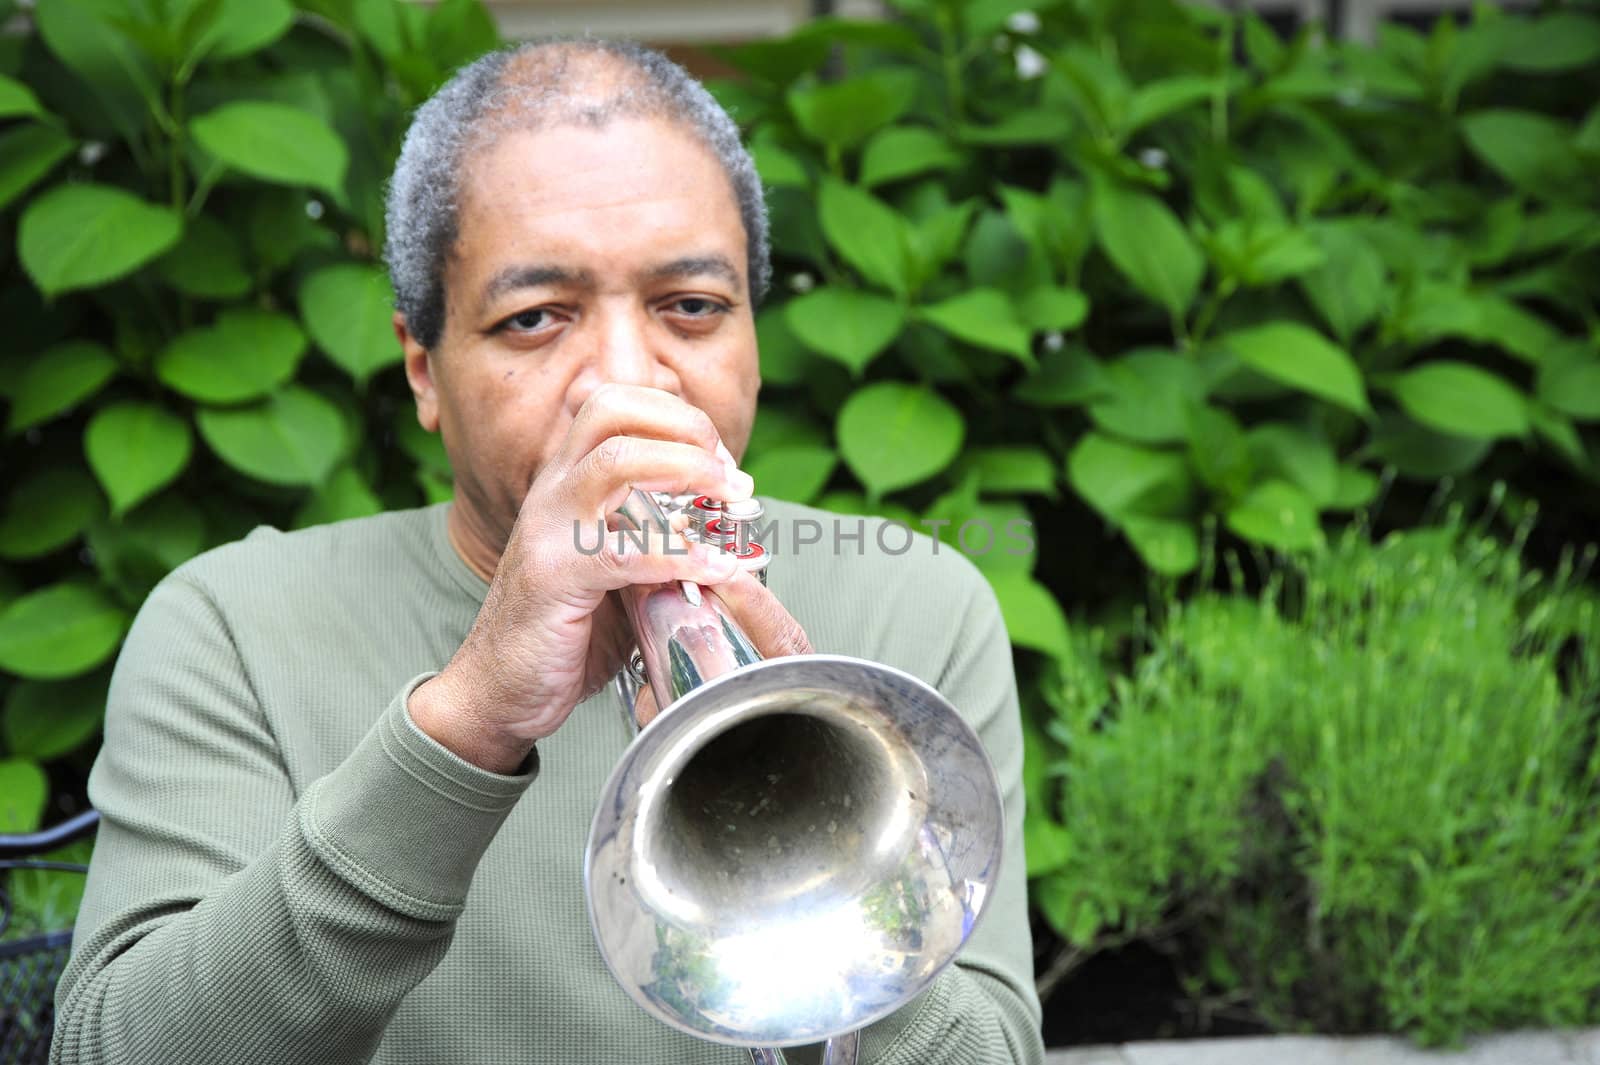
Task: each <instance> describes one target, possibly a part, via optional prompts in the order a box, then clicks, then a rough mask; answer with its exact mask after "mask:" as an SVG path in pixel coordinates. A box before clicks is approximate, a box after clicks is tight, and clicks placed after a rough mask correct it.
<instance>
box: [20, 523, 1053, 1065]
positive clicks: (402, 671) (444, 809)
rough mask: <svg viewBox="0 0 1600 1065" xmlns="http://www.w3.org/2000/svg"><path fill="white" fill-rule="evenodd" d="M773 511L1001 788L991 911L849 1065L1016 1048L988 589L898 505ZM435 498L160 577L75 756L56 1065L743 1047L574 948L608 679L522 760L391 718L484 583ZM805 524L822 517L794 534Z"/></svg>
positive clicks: (1025, 993) (805, 581)
mask: <svg viewBox="0 0 1600 1065" xmlns="http://www.w3.org/2000/svg"><path fill="white" fill-rule="evenodd" d="M768 514H769V516H771V517H774V518H776V519H777V521H778V526H777V528H778V535H779V541H780V542H779V543H778V544H777V545H776V547H777V557H776V558H775V559H774V561H773V563H772V569H771V585H772V587H773V589H774V591H775V592H776V593H777V594H778V596H779V597H780V598H781V599H782V600H783V602H784V603H785V605H786V606H787V607H788V609H789V610H790V611H791V612H792V613H793V614H794V616H795V617H796V618H797V619H798V620H799V621H800V622H801V624H802V625H804V627H805V629H806V631H807V633H808V635H809V636H810V638H811V640H812V643H813V645H814V646H815V647H816V649H817V650H818V651H825V652H836V653H842V654H851V655H857V656H861V657H864V658H870V659H875V660H877V661H881V662H885V663H887V664H890V665H893V666H897V667H899V668H901V669H903V670H906V671H907V672H909V673H912V674H913V675H916V676H918V677H921V678H922V679H924V680H926V681H928V682H929V683H931V684H933V685H934V686H935V687H936V688H938V689H939V690H940V691H941V692H943V693H944V694H945V695H946V696H947V697H948V698H949V699H950V700H951V701H952V702H954V703H955V705H956V706H958V707H959V708H961V710H962V713H963V714H964V715H965V716H966V717H967V718H968V720H969V721H970V722H971V723H972V724H973V725H974V727H975V728H976V729H977V730H978V732H979V734H980V735H981V737H982V738H983V740H984V742H985V744H986V745H987V748H988V750H989V752H990V755H991V757H992V759H993V760H994V762H995V765H996V768H997V770H998V772H999V775H1000V779H1001V781H1002V784H1003V789H1004V799H1005V808H1006V809H1005V813H1006V819H1007V826H1006V827H1007V838H1006V858H1005V861H1004V866H1003V870H1002V873H1001V878H1000V882H999V884H998V885H997V888H996V890H995V891H994V893H993V896H992V902H991V903H990V905H991V907H992V908H991V909H990V911H989V912H988V913H987V915H986V916H985V918H984V920H983V921H982V922H981V923H980V925H979V927H978V929H977V931H976V932H975V933H974V935H973V938H972V939H971V940H970V941H969V943H968V944H967V947H966V948H965V950H964V951H963V953H962V955H961V957H960V958H959V959H958V961H957V963H956V964H955V965H953V966H951V967H950V968H949V969H947V970H945V972H944V973H943V974H941V975H940V977H939V979H938V980H937V981H936V983H935V984H934V985H933V987H932V989H931V990H929V991H928V992H927V993H925V994H924V995H922V996H921V997H920V998H919V999H917V1000H916V1001H914V1002H912V1003H911V1004H910V1005H908V1006H906V1007H905V1008H904V1009H902V1010H900V1011H899V1012H898V1013H896V1014H894V1015H892V1016H890V1017H888V1018H886V1019H885V1020H883V1021H881V1022H879V1023H878V1024H876V1025H874V1026H872V1027H871V1028H870V1029H868V1031H867V1034H866V1037H865V1039H864V1041H863V1060H864V1061H866V1062H882V1063H890V1062H897V1063H906V1065H911V1063H916V1065H931V1063H940V1062H948V1063H973V1065H976V1063H983V1065H995V1063H1003V1062H1012V1061H1015V1062H1029V1063H1036V1062H1038V1061H1040V1060H1041V1058H1042V1055H1043V1050H1042V1047H1041V1043H1040V1037H1039V1005H1038V1001H1037V999H1036V997H1035V995H1034V992H1033V985H1032V969H1031V949H1030V943H1029V933H1028V925H1027V915H1026V887H1025V881H1024V863H1023V857H1022V844H1021V838H1022V833H1021V828H1022V787H1021V771H1022V765H1021V763H1022V745H1021V739H1020V734H1019V723H1018V720H1017V701H1016V692H1015V681H1014V678H1013V674H1012V669H1011V660H1010V648H1009V644H1008V642H1007V639H1006V633H1005V629H1004V626H1003V624H1002V622H1001V619H1000V615H999V612H998V610H997V607H996V604H995V601H994V597H993V595H992V594H991V593H990V591H989V588H988V585H987V584H986V583H985V581H984V580H983V578H982V577H981V575H979V574H978V573H977V571H976V570H975V569H974V568H973V566H972V565H971V564H970V563H969V562H968V561H967V560H965V559H963V558H961V557H960V556H959V555H958V554H956V553H955V551H954V550H953V549H951V548H949V547H939V548H938V549H937V553H935V548H934V545H933V542H932V541H930V540H927V539H926V538H921V537H919V538H918V539H917V540H916V542H915V543H914V544H913V545H912V547H911V549H910V550H908V551H906V552H905V553H903V554H894V553H893V552H895V551H898V550H899V549H900V548H901V546H902V545H903V544H904V543H905V540H906V533H905V532H904V531H903V530H897V529H888V530H884V532H885V535H884V536H883V537H882V538H881V539H880V538H879V537H878V536H877V532H878V530H879V526H878V525H877V524H876V523H873V522H868V523H867V524H866V525H865V527H864V533H865V535H864V536H863V537H862V538H861V539H859V540H857V539H853V538H852V537H851V536H850V534H851V533H853V532H854V531H855V529H856V526H855V521H856V519H835V517H834V516H833V515H827V514H823V513H821V512H817V511H812V510H809V509H807V508H801V507H797V506H794V505H792V504H783V503H769V505H768ZM445 517H446V509H445V507H443V506H440V507H433V508H429V509H426V510H418V511H409V512H399V513H391V514H384V515H379V516H377V517H373V518H368V519H362V520H359V521H354V522H346V523H342V524H338V525H332V526H324V527H320V528H316V529H310V530H306V531H303V532H298V533H293V534H288V535H284V534H280V533H276V532H271V531H258V532H257V533H255V534H253V535H252V536H250V537H249V538H248V539H246V540H245V541H243V542H241V543H238V544H233V545H230V546H228V547H224V548H221V549H219V550H216V551H213V552H210V553H208V554H206V555H204V556H202V557H200V558H198V559H196V560H194V561H192V562H190V563H188V564H186V565H185V566H183V567H182V568H181V569H179V570H178V571H177V572H175V573H174V574H172V575H171V576H170V577H168V578H167V579H166V580H165V581H164V582H163V583H162V584H161V585H160V586H159V587H158V588H157V589H156V590H155V591H154V592H153V593H152V594H151V596H150V598H149V600H148V601H147V602H146V604H145V606H144V608H143V609H142V610H141V611H140V614H139V617H138V619H137V620H136V622H135V623H134V626H133V629H132V631H131V632H130V634H129V637H128V641H127V645H126V647H125V648H124V650H123V653H122V657H121V658H120V659H119V661H118V664H117V669H116V673H115V677H114V680H113V683H112V689H111V696H110V702H109V705H108V707H107V714H106V731H105V744H104V748H103V749H102V752H101V754H100V757H99V760H98V762H97V763H96V765H95V768H94V771H93V774H92V776H91V778H90V783H89V793H90V798H91V799H92V800H93V802H94V804H95V805H96V806H97V807H98V808H99V809H100V810H101V812H102V814H103V815H104V822H103V824H102V827H101V829H100V835H99V841H98V843H97V845H96V848H95V853H94V859H93V865H92V868H91V870H90V873H89V878H88V886H87V891H86V894H85V897H84V903H83V909H82V912H81V914H80V916H79V919H78V926H77V931H76V934H75V936H74V941H73V957H72V961H71V963H70V965H69V967H68V969H67V971H66V973H65V975H64V976H63V978H62V980H61V984H60V987H59V989H58V993H57V1025H56V1035H55V1043H54V1046H53V1049H52V1057H51V1060H52V1062H58V1063H115V1065H225V1063H230V1062H239V1063H241V1065H278V1063H282V1065H309V1063H328V1065H342V1063H345V1062H364V1061H372V1062H378V1063H382V1065H450V1063H456V1062H460V1063H472V1065H500V1063H511V1062H518V1063H521V1062H529V1063H532V1062H550V1063H559V1065H581V1063H585V1062H596V1063H604V1065H621V1063H632V1062H652V1063H654V1062H723V1063H727V1065H738V1063H740V1062H747V1061H748V1058H747V1057H746V1056H745V1055H744V1053H743V1051H740V1050H736V1049H732V1048H728V1047H720V1046H715V1045H712V1044H709V1043H705V1042H702V1041H699V1040H695V1039H691V1038H689V1037H687V1036H683V1035H680V1034H678V1033H677V1032H675V1031H673V1030H672V1029H670V1028H668V1027H666V1026H665V1025H663V1024H661V1023H659V1022H658V1021H656V1020H654V1019H653V1018H651V1017H650V1016H648V1015H647V1014H646V1013H645V1012H644V1011H643V1010H642V1009H640V1008H639V1007H638V1006H636V1005H635V1004H634V1003H633V1002H632V1000H631V999H629V998H628V997H627V996H626V995H625V994H624V992H623V991H622V990H621V989H620V988H619V987H618V986H617V984H616V983H615V982H614V981H613V980H612V978H611V976H610V974H609V972H608V971H607V970H606V969H605V967H604V964H603V962H602V961H601V958H600V955H599V951H598V949H597V947H596V946H595V944H594V941H593V936H592V933H591V931H590V929H589V923H588V919H587V915H586V910H585V904H584V895H583V876H582V861H583V851H584V844H585V839H586V836H587V833H588V828H589V824H590V820H591V818H592V816H593V813H594V808H595V805H596V802H597V797H598V794H599V791H600V788H601V786H602V785H603V783H604V782H605V780H606V778H607V776H608V775H609V773H610V770H611V768H612V766H613V764H614V763H615V762H616V761H617V759H618V757H619V756H620V754H621V753H622V751H623V750H624V749H625V748H626V746H627V745H628V743H629V742H630V741H631V739H632V736H631V735H630V732H629V729H628V726H627V724H626V722H625V721H624V717H623V713H622V711H621V708H620V706H619V705H618V701H617V696H616V695H615V693H614V691H613V690H612V689H611V688H608V689H606V690H605V691H603V692H601V693H600V694H598V695H595V696H594V697H592V698H590V699H589V700H587V701H586V702H585V703H584V704H583V705H581V706H579V707H578V708H577V709H576V711H575V712H574V713H573V715H572V716H571V718H570V719H569V720H568V721H567V723H566V724H565V725H563V726H562V728H561V729H560V731H559V732H557V733H556V734H555V735H553V736H550V737H548V738H546V739H544V740H542V741H540V743H539V746H538V750H537V757H536V758H535V759H533V760H532V768H531V769H530V771H529V772H527V773H525V774H524V775H520V776H502V775H498V774H495V773H491V772H487V771H485V770H482V769H479V768H477V767H476V766H473V765H471V764H469V763H467V762H465V761H463V760H462V759H460V758H458V757H456V756H455V755H454V754H452V753H451V752H449V751H448V750H446V749H445V748H444V747H442V746H440V745H439V744H437V743H436V742H434V741H433V740H432V739H430V738H429V737H427V736H426V735H425V734H424V733H422V732H421V731H420V730H419V729H418V728H417V727H416V726H415V725H414V724H413V723H412V721H411V719H410V717H409V715H408V714H407V713H406V709H405V698H406V695H407V694H408V693H409V692H410V690H411V689H412V688H413V687H414V686H415V685H416V684H417V683H419V682H420V680H421V679H422V678H424V677H426V676H428V675H431V672H432V671H435V670H438V669H439V668H441V667H442V666H443V665H444V664H445V663H446V662H448V661H449V659H450V657H451V655H452V654H453V653H454V652H455V650H456V648H457V647H458V646H459V645H460V643H461V641H462V640H463V639H464V638H465V636H466V634H467V631H468V630H469V628H470V627H471V625H472V622H473V619H474V618H475V616H476V615H477V612H478V609H479V607H480V606H481V605H482V602H483V598H484V594H485V592H486V591H487V585H486V584H485V583H484V581H483V580H482V579H481V578H479V577H478V576H476V575H475V574H474V573H473V572H472V571H471V570H470V569H469V568H468V567H467V566H466V565H465V564H464V563H463V562H462V560H461V559H460V558H459V557H458V556H457V555H456V554H455V552H454V551H453V550H452V549H451V547H450V545H449V541H448V538H447V536H446V532H445ZM807 520H812V521H815V522H817V523H819V527H820V528H821V529H822V532H823V541H822V542H821V543H819V544H811V545H807V546H795V545H794V544H793V543H792V540H793V532H794V531H795V530H796V529H799V528H801V527H800V526H797V525H795V522H797V521H798V522H805V521H807ZM836 520H838V521H840V522H842V525H841V526H838V527H837V528H840V529H842V530H843V532H844V533H845V536H844V538H842V539H841V540H840V541H839V542H838V543H835V542H833V539H834V538H833V533H834V530H835V528H836V526H835V525H834V522H835V521H836ZM802 538H803V537H802ZM881 548H886V549H887V552H888V553H885V550H883V549H881ZM858 552H859V553H858ZM778 961H780V962H781V959H778Z"/></svg>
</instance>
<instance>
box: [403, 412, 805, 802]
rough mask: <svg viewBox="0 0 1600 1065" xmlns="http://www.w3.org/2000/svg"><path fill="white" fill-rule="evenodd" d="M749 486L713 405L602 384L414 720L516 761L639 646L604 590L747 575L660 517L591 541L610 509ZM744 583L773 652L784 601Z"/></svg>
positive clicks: (487, 763)
mask: <svg viewBox="0 0 1600 1065" xmlns="http://www.w3.org/2000/svg"><path fill="white" fill-rule="evenodd" d="M752 487H753V486H752V483H751V481H750V478H749V477H748V475H746V474H744V473H742V472H740V471H739V470H738V469H737V467H736V466H735V465H734V462H733V458H732V456H731V455H730V454H729V453H728V451H727V449H726V448H725V447H723V445H722V443H721V440H720V438H719V436H718V435H717V430H716V427H715V425H713V424H712V422H711V419H710V418H709V417H707V416H706V414H705V413H704V412H702V411H700V410H698V409H696V408H694V407H692V406H690V405H689V404H688V403H686V402H684V401H683V400H682V399H680V398H678V397H677V396H674V395H672V394H671V393H669V392H664V391H660V390H657V389H649V388H638V387H632V386H625V385H607V386H604V387H602V388H599V389H597V390H596V391H595V392H594V394H593V395H591V396H590V397H589V399H588V400H587V401H586V402H585V403H584V405H583V407H582V409H581V410H579V412H578V414H577V416H576V417H575V418H574V419H573V423H572V427H571V429H570V430H569V431H568V433H567V437H566V439H565V441H563V443H562V446H561V448H560V449H559V450H558V451H557V452H556V454H555V455H554V456H553V458H552V459H551V461H549V462H548V463H546V464H545V466H544V468H542V469H541V470H540V471H539V473H538V475H537V476H536V477H535V478H534V481H533V484H532V485H531V486H530V487H529V489H528V493H527V496H526V497H525V498H524V500H523V503H522V508H521V511H520V512H519V514H518V517H517V520H516V523H515V525H514V526H513V527H512V530H511V534H510V536H509V538H508V541H507V543H506V546H505V550H504V552H503V553H502V554H501V557H500V561H499V565H498V567H497V568H496V570H495V575H494V580H493V581H492V583H491V584H490V586H489V593H488V595H487V597H486V598H485V600H484V604H483V607H482V609H481V610H480V611H479V612H478V618H477V621H476V622H475V623H474V624H473V627H472V630H471V632H470V633H468V635H467V638H466V640H465V641H464V642H463V643H462V645H461V648H460V649H459V650H458V651H457V652H456V654H455V656H454V657H453V658H452V659H451V660H450V663H449V664H448V665H447V666H446V667H445V668H444V670H443V671H442V672H440V674H439V675H438V676H437V677H434V678H433V679H431V680H429V681H427V682H426V683H424V684H422V685H420V686H419V687H418V688H417V689H416V691H414V692H413V693H412V695H411V699H410V702H409V703H408V709H409V711H410V713H411V718H412V720H413V721H415V722H416V724H417V726H418V727H419V728H421V729H422V730H423V731H424V732H425V733H427V734H428V735H430V736H432V737H433V738H434V739H436V740H438V741H439V742H440V743H442V744H444V746H446V747H448V748H450V749H451V750H452V751H454V752H455V753H457V754H458V755H460V756H461V757H463V758H465V759H467V760H468V761H470V762H473V763H474V764H477V765H479V766H482V767H483V768H485V769H489V770H492V771H494V772H510V771H512V770H513V769H515V768H516V767H517V766H518V765H519V764H520V763H521V762H522V760H523V759H524V758H525V757H526V756H527V753H528V751H529V750H530V749H531V748H532V746H533V744H534V743H535V742H536V741H537V740H539V739H542V738H543V737H545V736H548V735H550V734H551V733H553V732H555V731H556V729H558V728H560V727H561V725H562V723H563V722H565V721H566V719H567V716H568V715H569V714H571V712H572V710H573V708H574V707H575V706H577V705H578V703H579V702H581V701H582V700H583V699H585V698H587V697H588V696H589V695H591V694H593V693H594V692H596V691H598V690H599V689H600V688H601V687H603V686H604V685H605V683H606V682H607V680H609V679H610V677H611V676H613V675H614V674H615V673H616V671H617V669H618V668H620V666H621V663H622V661H623V659H624V657H625V655H626V654H627V653H628V652H629V650H631V648H632V645H633V639H632V634H631V633H629V632H628V627H627V622H626V620H625V619H624V618H623V616H622V611H621V608H620V607H619V606H618V604H617V603H616V601H615V597H613V596H610V595H608V593H609V592H611V591H612V590H614V589H618V588H622V587H625V586H627V585H630V584H654V583H659V582H662V581H675V580H690V581H697V582H699V583H701V584H707V585H720V584H722V583H723V582H728V581H732V579H733V578H734V577H735V576H737V575H738V571H737V567H736V563H735V562H734V560H733V558H732V556H731V555H729V554H727V553H725V552H722V551H718V550H715V549H713V548H709V547H706V546H704V545H693V546H692V547H691V546H688V545H685V544H684V542H683V541H682V540H681V539H677V538H676V534H674V542H673V546H672V548H671V549H670V550H669V549H668V548H667V545H666V544H664V543H662V537H661V536H660V535H659V532H658V531H657V530H652V531H651V535H650V537H649V541H650V542H649V550H648V551H641V550H639V548H638V545H637V543H635V542H633V541H631V540H629V539H628V538H622V539H621V540H620V541H619V538H618V537H617V536H616V535H615V534H610V535H606V536H604V537H601V538H600V539H601V546H600V548H599V550H598V551H595V550H594V549H593V544H594V539H593V538H594V537H595V536H597V535H598V533H597V528H598V527H599V526H600V525H603V524H604V522H605V519H606V517H607V515H609V514H611V513H612V512H613V511H615V510H616V509H617V507H619V506H620V505H621V504H622V502H623V500H624V499H625V498H626V497H627V495H628V493H629V492H630V491H631V490H632V489H633V488H641V489H644V490H646V491H660V492H670V493H673V494H682V493H687V492H695V493H704V494H706V495H710V496H713V497H715V498H719V499H725V500H740V499H747V498H749V496H750V493H751V490H752ZM580 544H581V545H582V547H583V550H580V549H579V545H580ZM745 583H746V582H734V583H733V584H731V585H729V587H730V588H734V587H743V586H744V584H745ZM748 583H749V584H752V585H755V586H756V588H757V589H758V590H759V592H760V593H761V594H759V595H758V594H755V593H751V592H749V591H748V590H747V589H746V590H745V591H743V592H737V591H730V592H729V594H728V596H727V598H729V600H730V602H729V605H730V607H731V608H732V609H734V610H735V612H736V613H747V614H748V615H749V618H748V620H751V621H752V629H753V630H754V631H752V632H751V638H752V639H753V640H756V645H757V647H758V648H760V649H761V650H762V651H763V653H766V648H765V647H762V640H763V639H767V640H780V637H778V636H777V635H771V636H769V635H767V634H768V633H774V634H775V633H776V631H777V629H778V628H780V627H781V623H780V622H775V621H773V622H769V621H766V620H764V619H766V618H769V617H771V616H772V611H773V609H774V608H776V610H777V611H779V612H780V613H781V612H782V608H781V607H776V600H773V599H771V596H770V595H767V594H766V593H765V589H760V586H759V583H758V582H756V581H754V580H751V581H749V582H748ZM763 596H764V597H765V598H764V599H763ZM766 600H770V603H769V602H766ZM736 601H737V603H738V604H740V605H736ZM782 617H783V618H787V619H788V623H789V624H790V625H793V626H794V629H795V630H796V631H798V625H796V624H794V622H793V619H792V618H788V615H787V614H786V613H783V614H782ZM739 620H740V622H741V623H743V622H744V621H746V620H747V618H746V617H744V616H741V617H739ZM758 634H760V635H758ZM781 639H787V640H789V641H790V642H791V643H792V636H791V637H782V638H781ZM800 639H801V640H802V641H803V639H804V635H803V634H801V636H800ZM769 645H770V644H769ZM780 653H781V652H780ZM791 653H792V652H791Z"/></svg>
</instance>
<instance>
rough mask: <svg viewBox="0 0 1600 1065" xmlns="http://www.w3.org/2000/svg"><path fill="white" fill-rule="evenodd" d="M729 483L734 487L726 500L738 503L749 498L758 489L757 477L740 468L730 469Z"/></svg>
mask: <svg viewBox="0 0 1600 1065" xmlns="http://www.w3.org/2000/svg"><path fill="white" fill-rule="evenodd" d="M728 484H729V486H730V487H732V488H733V494H732V495H730V496H729V497H728V498H727V499H726V500H724V502H730V503H737V502H739V501H740V500H745V499H749V498H750V497H751V496H752V495H754V494H755V491H756V481H755V478H754V477H751V476H750V475H749V474H748V473H745V472H744V471H743V470H741V469H738V468H734V469H731V470H729V471H728Z"/></svg>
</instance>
